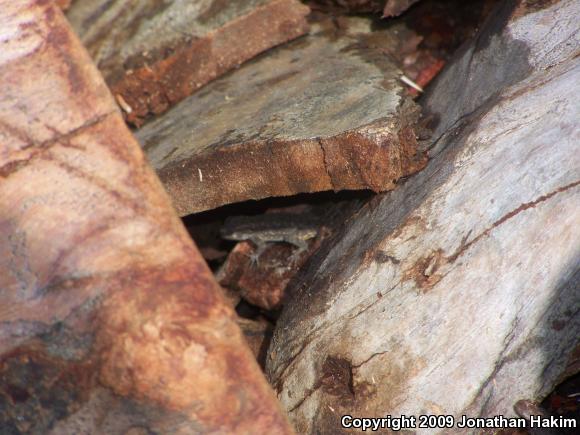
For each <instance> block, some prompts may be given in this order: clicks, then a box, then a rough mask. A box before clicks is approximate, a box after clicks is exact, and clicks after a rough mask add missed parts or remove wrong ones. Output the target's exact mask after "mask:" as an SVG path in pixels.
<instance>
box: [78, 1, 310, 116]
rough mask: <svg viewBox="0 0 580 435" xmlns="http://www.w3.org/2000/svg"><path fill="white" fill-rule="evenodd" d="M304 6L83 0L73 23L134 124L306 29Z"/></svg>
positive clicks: (215, 2)
mask: <svg viewBox="0 0 580 435" xmlns="http://www.w3.org/2000/svg"><path fill="white" fill-rule="evenodd" d="M308 13H309V9H308V7H306V6H304V5H302V4H301V3H300V2H299V1H298V0H238V1H230V2H227V1H226V2H224V1H222V0H202V1H195V2H192V1H190V0H176V1H172V2H159V1H157V0H138V1H136V2H135V1H131V2H127V1H124V0H114V1H110V0H99V1H92V0H77V1H76V2H74V4H73V5H72V6H71V8H70V10H69V12H68V18H69V20H70V21H71V23H72V25H73V27H74V29H75V30H76V32H77V33H78V34H79V35H80V37H81V40H82V42H83V43H84V44H85V46H86V47H87V48H88V50H89V53H90V54H91V56H92V57H93V59H94V61H95V62H96V63H97V65H98V67H99V69H100V70H101V72H102V73H103V75H104V76H105V79H106V81H107V83H108V84H109V86H110V87H111V90H112V92H113V94H114V95H115V96H116V98H117V101H118V103H119V105H120V106H121V108H122V109H123V110H124V111H125V116H126V119H127V121H128V122H131V123H133V124H136V125H140V124H142V123H143V121H144V120H145V119H146V118H147V117H148V116H150V115H152V114H159V113H162V112H164V111H165V110H167V109H168V108H169V107H171V106H172V105H173V104H175V103H176V102H178V101H180V100H182V99H183V98H185V97H187V96H188V95H191V94H192V93H193V92H194V91H195V90H197V89H199V88H200V87H202V86H203V85H205V84H206V83H208V82H209V81H211V80H213V79H215V78H216V77H218V76H220V75H222V74H224V73H225V72H227V71H228V70H230V69H232V68H234V67H237V66H238V65H240V64H241V63H243V62H245V61H246V60H248V59H251V58H252V57H254V56H256V55H257V54H258V53H261V52H262V51H264V50H267V49H269V48H271V47H273V46H275V45H278V44H281V43H283V42H286V41H289V40H291V39H294V38H296V37H298V36H300V35H303V34H304V33H305V32H306V31H307V30H308V24H307V22H306V18H305V16H306V15H307V14H308Z"/></svg>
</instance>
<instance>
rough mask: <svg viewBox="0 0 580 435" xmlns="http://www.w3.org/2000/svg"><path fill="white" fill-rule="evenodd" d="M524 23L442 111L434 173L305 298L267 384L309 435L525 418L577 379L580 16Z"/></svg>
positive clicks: (550, 10) (345, 250)
mask: <svg viewBox="0 0 580 435" xmlns="http://www.w3.org/2000/svg"><path fill="white" fill-rule="evenodd" d="M512 6H513V5H509V4H504V5H502V9H500V10H498V11H497V13H496V14H495V15H494V16H493V17H492V18H491V19H490V20H489V22H488V23H487V25H486V26H485V27H484V28H483V29H482V31H481V32H480V33H479V34H478V36H477V37H476V39H475V40H474V41H472V43H471V44H469V45H466V46H465V47H464V48H463V50H462V51H461V53H459V55H458V56H457V57H456V59H455V60H454V61H453V62H452V63H451V64H450V66H449V68H448V69H446V70H445V71H444V72H442V74H441V76H440V77H438V79H436V83H435V84H434V87H433V88H432V90H431V92H430V94H429V95H428V96H427V97H426V99H425V101H424V105H425V107H426V108H427V109H428V110H429V112H431V115H432V116H433V119H439V123H438V125H436V126H434V131H435V135H434V140H433V144H432V147H431V149H430V159H431V160H430V163H429V165H428V166H427V168H426V169H425V170H423V171H422V172H420V173H419V174H417V175H415V176H413V177H411V178H410V179H408V180H407V181H406V183H405V184H404V185H402V186H401V187H399V188H398V189H396V190H395V191H393V192H390V193H388V194H383V195H380V196H378V197H376V198H374V199H373V200H371V201H370V202H369V203H368V204H367V205H366V207H364V208H363V209H361V210H360V211H359V212H358V213H357V215H356V216H354V217H353V218H352V219H351V220H350V221H348V222H347V223H346V224H345V227H344V232H343V234H342V237H340V238H337V240H338V241H337V242H336V243H335V244H334V245H333V246H330V247H328V248H327V250H326V251H324V252H322V253H321V254H320V255H319V256H318V257H317V256H315V257H314V258H313V259H312V261H311V266H310V268H309V270H307V271H306V272H305V273H304V274H303V275H302V277H301V279H300V280H299V281H297V282H295V283H294V285H293V287H292V288H291V289H289V290H288V293H289V294H293V295H295V296H294V299H292V300H290V301H288V302H287V304H286V311H285V312H284V313H283V315H282V317H281V318H280V319H279V322H278V323H277V327H276V328H277V329H276V331H275V335H274V340H273V344H272V346H271V348H270V353H271V357H270V358H269V359H268V364H267V371H268V374H269V376H270V379H271V381H272V382H273V383H274V385H275V387H276V389H277V391H278V394H279V398H280V399H281V400H282V403H283V405H284V406H285V407H286V409H287V410H289V413H290V417H291V420H292V422H293V423H294V425H295V427H296V429H297V431H298V432H300V433H317V432H319V431H322V430H324V431H326V432H328V431H333V433H341V431H344V429H342V428H341V427H340V415H344V414H350V415H356V416H374V417H377V416H384V415H392V416H400V415H402V414H404V415H407V416H408V415H415V416H417V415H420V414H426V413H431V414H439V415H443V414H445V415H453V416H455V418H456V421H457V420H458V419H459V418H460V416H461V415H467V416H469V417H477V416H486V417H489V416H495V415H500V414H501V415H504V416H514V412H513V409H512V407H513V405H514V404H515V403H516V402H517V401H518V400H520V399H521V398H529V399H533V400H537V399H541V398H543V397H545V395H546V394H547V393H549V392H550V391H551V390H552V389H553V387H554V386H555V384H556V383H557V382H558V381H560V380H561V379H560V376H561V375H562V373H564V372H565V370H568V372H567V373H568V374H570V371H569V370H570V367H571V362H570V361H571V360H573V352H574V350H575V349H577V347H578V345H579V342H578V337H580V334H579V331H580V291H579V289H580V269H579V264H580V257H579V251H578V247H579V246H580V232H579V227H578V225H577V221H578V213H579V210H578V199H579V197H580V180H579V179H578V174H579V173H580V155H579V154H578V143H579V141H580V128H579V125H578V119H579V118H580V105H579V103H578V99H577V97H576V95H573V93H572V92H570V86H571V84H573V83H578V82H579V81H580V57H579V56H578V54H579V53H580V51H579V47H580V34H579V31H578V26H577V23H576V20H575V18H573V17H577V16H578V15H579V14H580V5H579V3H578V2H575V1H570V0H568V1H566V0H563V1H560V2H547V3H543V4H542V5H538V4H529V2H525V1H521V2H517V3H515V9H512V8H511V7H512ZM307 295H310V297H309V298H307ZM336 361H340V364H338V366H339V367H342V368H341V369H340V372H341V373H343V375H341V376H335V377H332V376H330V377H329V375H328V373H329V367H335V366H337V363H336ZM566 367H568V369H566ZM337 370H338V369H337ZM349 377H350V379H351V380H349V381H348V382H347V381H345V379H348V378H349ZM329 379H330V380H329ZM329 382H330V383H331V385H328V384H329ZM414 430H415V431H416V432H417V433H434V432H436V431H437V430H429V431H428V432H426V430H425V429H423V430H420V429H414ZM439 431H440V432H441V433H471V432H470V430H469V429H464V430H461V429H460V428H458V427H457V426H456V427H455V428H453V429H440V430H439Z"/></svg>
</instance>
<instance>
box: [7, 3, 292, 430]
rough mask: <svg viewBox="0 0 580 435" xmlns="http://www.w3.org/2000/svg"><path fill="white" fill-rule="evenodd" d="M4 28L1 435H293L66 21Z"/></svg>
mask: <svg viewBox="0 0 580 435" xmlns="http://www.w3.org/2000/svg"><path fill="white" fill-rule="evenodd" d="M0 29H2V49H1V50H0V83H2V92H1V93H0V432H1V433H2V434H20V433H32V434H55V435H63V434H80V433H90V434H137V433H172V434H173V433H245V434H254V433H273V432H274V433H292V430H291V428H290V427H289V425H288V423H287V420H286V417H285V416H284V414H283V413H282V412H281V410H280V408H279V405H278V404H277V402H276V400H275V397H274V394H273V392H272V391H271V389H270V388H269V386H268V384H267V383H266V381H265V379H264V378H263V375H262V373H261V372H260V368H259V366H258V365H257V364H256V361H255V359H254V357H253V355H252V354H251V352H250V350H249V349H248V347H247V346H246V345H245V343H244V339H243V336H242V334H241V331H240V329H239V328H238V326H237V325H236V321H235V314H234V312H233V310H232V309H231V308H229V307H228V306H227V305H226V302H225V300H224V299H223V298H222V297H221V296H220V293H219V288H218V286H217V283H216V282H215V280H214V279H213V277H212V275H211V272H210V270H209V269H208V267H207V266H206V264H205V262H204V261H203V259H202V258H201V256H200V254H199V252H198V251H197V249H195V247H194V246H193V244H192V242H191V240H190V239H189V237H188V235H187V232H186V231H185V229H184V228H183V226H182V224H181V222H180V220H179V219H178V218H177V216H175V213H174V212H173V210H172V207H171V204H170V201H169V198H168V197H167V195H166V194H165V193H164V191H163V189H162V186H161V184H160V183H159V180H158V179H157V178H156V176H155V174H154V172H153V170H152V169H151V168H150V166H149V165H148V164H147V161H146V159H145V156H144V155H143V152H142V151H141V149H140V147H139V145H138V143H137V142H136V141H135V139H134V137H133V136H132V135H131V133H130V132H129V131H128V130H127V127H126V125H125V123H124V122H123V119H122V117H121V114H120V113H119V111H118V110H117V109H116V107H115V103H114V100H113V99H112V97H111V95H110V94H109V93H108V91H107V87H106V85H105V83H104V81H103V80H102V78H101V76H100V74H99V72H98V71H97V69H96V68H95V67H94V66H93V65H92V63H91V61H90V58H89V57H88V56H87V54H86V51H85V50H84V48H83V47H82V45H81V43H80V42H79V41H78V40H77V38H76V37H75V36H74V34H73V33H72V31H71V29H70V28H69V26H68V24H67V22H66V19H65V18H64V16H63V15H62V12H61V11H60V9H58V8H57V6H56V4H55V3H54V2H52V1H49V2H46V1H35V0H27V1H17V2H14V1H12V0H0Z"/></svg>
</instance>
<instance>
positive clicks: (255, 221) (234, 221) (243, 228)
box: [220, 213, 319, 264]
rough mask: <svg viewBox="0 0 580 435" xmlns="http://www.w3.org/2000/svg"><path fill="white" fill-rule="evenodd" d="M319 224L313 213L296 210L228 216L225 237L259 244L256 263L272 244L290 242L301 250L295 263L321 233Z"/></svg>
mask: <svg viewBox="0 0 580 435" xmlns="http://www.w3.org/2000/svg"><path fill="white" fill-rule="evenodd" d="M318 228H319V224H318V222H317V221H316V219H314V217H313V216H311V215H304V214H295V213H267V214H262V215H256V216H232V217H229V218H227V219H226V221H225V223H224V226H223V227H222V229H221V232H220V233H221V236H222V238H224V239H226V240H236V241H242V240H249V241H250V242H252V243H253V244H254V245H255V246H256V252H255V253H254V254H252V255H251V257H250V258H251V260H252V264H257V262H258V258H259V257H260V255H261V254H262V252H263V251H264V249H266V246H267V244H268V243H275V242H285V243H289V244H291V245H293V246H295V247H296V248H298V251H296V252H294V253H293V254H292V260H293V261H294V262H295V261H296V260H297V259H298V258H299V256H300V254H302V252H304V251H305V250H307V249H308V241H309V240H310V239H313V238H314V237H316V235H317V234H318V231H319V230H318Z"/></svg>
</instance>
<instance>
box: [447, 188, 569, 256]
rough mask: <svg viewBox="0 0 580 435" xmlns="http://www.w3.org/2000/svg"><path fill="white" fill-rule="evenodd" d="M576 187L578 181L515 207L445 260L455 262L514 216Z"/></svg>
mask: <svg viewBox="0 0 580 435" xmlns="http://www.w3.org/2000/svg"><path fill="white" fill-rule="evenodd" d="M578 185H580V180H578V181H575V182H573V183H570V184H567V185H566V186H562V187H560V188H558V189H556V190H554V191H552V192H550V193H547V194H545V195H542V196H540V197H538V198H537V199H535V200H533V201H530V202H526V203H523V204H521V205H520V206H519V207H517V208H515V209H514V210H512V211H510V212H509V213H506V214H505V215H503V216H502V217H501V218H500V219H498V220H497V221H495V222H494V223H493V224H492V225H491V226H490V227H489V228H487V229H486V230H484V231H483V232H482V233H481V234H479V235H478V236H477V237H475V238H474V239H473V240H471V241H470V242H467V243H466V244H462V245H460V246H459V248H458V249H457V251H455V253H453V254H452V255H451V256H449V257H447V260H448V261H449V263H454V262H455V260H457V259H458V258H459V257H460V256H461V255H463V253H464V252H465V251H467V250H468V249H469V248H470V247H471V246H472V245H474V244H475V243H477V242H478V241H479V240H481V239H482V238H483V237H485V236H488V235H489V234H490V233H491V232H492V231H493V230H494V229H495V228H497V227H499V226H500V225H502V224H503V223H505V222H507V221H508V220H510V219H511V218H513V217H514V216H516V215H518V214H519V213H521V212H523V211H525V210H528V209H530V208H534V207H535V206H536V205H538V204H540V203H542V202H544V201H547V200H548V199H550V198H552V197H553V196H555V195H557V194H559V193H562V192H565V191H567V190H569V189H572V188H574V187H576V186H578Z"/></svg>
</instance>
